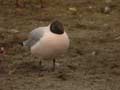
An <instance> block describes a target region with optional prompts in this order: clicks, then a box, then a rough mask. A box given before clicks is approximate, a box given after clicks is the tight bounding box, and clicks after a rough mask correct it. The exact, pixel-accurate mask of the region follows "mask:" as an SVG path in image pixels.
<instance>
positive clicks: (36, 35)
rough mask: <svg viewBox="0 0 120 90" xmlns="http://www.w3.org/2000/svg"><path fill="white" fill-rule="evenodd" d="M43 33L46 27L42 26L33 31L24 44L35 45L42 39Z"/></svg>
mask: <svg viewBox="0 0 120 90" xmlns="http://www.w3.org/2000/svg"><path fill="white" fill-rule="evenodd" d="M43 34H44V29H43V28H42V27H41V28H37V29H35V30H33V31H31V32H30V35H29V38H28V40H26V41H24V42H23V45H24V46H28V47H31V46H33V45H34V44H36V43H37V42H38V41H39V40H40V38H41V37H42V36H43Z"/></svg>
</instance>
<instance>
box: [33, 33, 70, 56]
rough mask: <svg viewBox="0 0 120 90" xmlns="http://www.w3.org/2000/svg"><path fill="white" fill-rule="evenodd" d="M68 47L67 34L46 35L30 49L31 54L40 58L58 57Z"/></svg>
mask: <svg viewBox="0 0 120 90" xmlns="http://www.w3.org/2000/svg"><path fill="white" fill-rule="evenodd" d="M68 47H69V38H68V36H67V34H66V33H65V34H63V35H46V36H45V37H43V38H41V40H40V41H39V42H38V43H36V45H34V46H33V47H32V48H31V52H32V54H35V55H38V56H42V57H54V56H58V55H60V54H62V53H64V51H66V49H68Z"/></svg>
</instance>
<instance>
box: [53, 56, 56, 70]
mask: <svg viewBox="0 0 120 90" xmlns="http://www.w3.org/2000/svg"><path fill="white" fill-rule="evenodd" d="M55 61H56V60H55V58H53V71H55Z"/></svg>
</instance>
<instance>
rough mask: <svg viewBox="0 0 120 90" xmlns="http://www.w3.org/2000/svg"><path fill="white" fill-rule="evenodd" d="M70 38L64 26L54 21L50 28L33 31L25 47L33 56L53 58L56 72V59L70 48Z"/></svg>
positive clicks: (39, 28)
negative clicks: (28, 48)
mask: <svg viewBox="0 0 120 90" xmlns="http://www.w3.org/2000/svg"><path fill="white" fill-rule="evenodd" d="M69 43H70V40H69V37H68V35H67V33H66V32H65V30H64V26H63V24H62V23H61V22H60V21H58V20H54V21H52V23H50V24H49V25H48V26H44V27H38V28H36V29H34V30H32V31H31V32H30V34H29V36H28V39H27V40H25V41H24V42H23V46H28V47H30V51H31V54H32V55H35V56H38V57H43V58H52V60H53V70H55V61H56V59H55V58H56V57H58V56H60V55H62V54H63V53H64V52H65V51H66V50H67V49H68V48H69Z"/></svg>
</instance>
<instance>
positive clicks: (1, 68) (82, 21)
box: [0, 0, 120, 90]
mask: <svg viewBox="0 0 120 90" xmlns="http://www.w3.org/2000/svg"><path fill="white" fill-rule="evenodd" d="M2 1H3V2H2ZM25 1H26V5H25V7H16V6H15V2H14V1H13V0H7V1H5V0H0V2H1V3H0V47H4V48H5V55H0V90H120V1H119V0H112V1H111V0H106V1H105V0H45V1H44V3H43V4H44V5H43V6H44V7H42V8H41V6H40V2H39V1H37V0H36V1H34V2H33V1H32V0H25ZM107 1H111V2H108V3H106V2H107ZM106 7H108V8H109V9H108V10H106V9H105V8H106ZM54 19H59V20H60V21H61V22H62V23H63V24H64V27H65V30H66V32H67V33H68V35H69V38H70V48H69V49H68V51H67V53H65V54H64V56H61V57H59V58H57V64H58V65H57V68H56V70H55V71H54V72H53V71H51V70H50V69H51V67H52V61H51V60H49V61H45V60H43V63H44V66H45V67H46V68H45V69H44V68H43V67H40V65H39V59H38V58H35V57H34V56H32V55H31V53H30V51H29V49H27V48H25V47H22V46H21V45H20V42H21V41H22V40H23V37H25V34H24V33H28V32H30V31H31V30H32V29H34V28H37V27H39V26H46V25H48V24H49V23H50V22H51V21H52V20H54Z"/></svg>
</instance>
